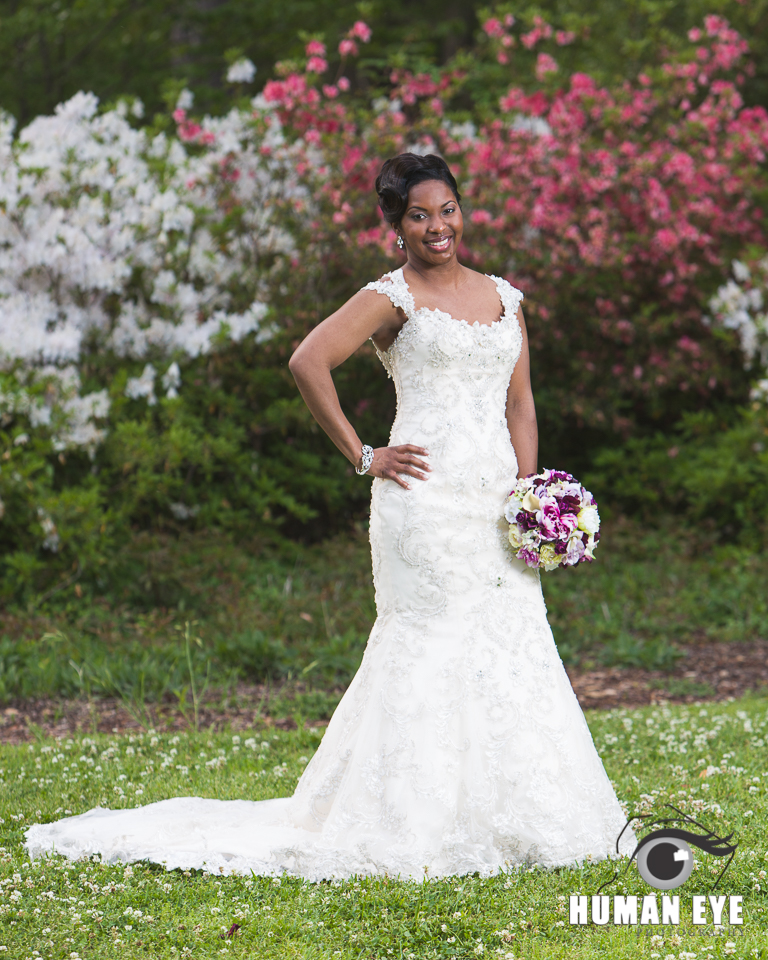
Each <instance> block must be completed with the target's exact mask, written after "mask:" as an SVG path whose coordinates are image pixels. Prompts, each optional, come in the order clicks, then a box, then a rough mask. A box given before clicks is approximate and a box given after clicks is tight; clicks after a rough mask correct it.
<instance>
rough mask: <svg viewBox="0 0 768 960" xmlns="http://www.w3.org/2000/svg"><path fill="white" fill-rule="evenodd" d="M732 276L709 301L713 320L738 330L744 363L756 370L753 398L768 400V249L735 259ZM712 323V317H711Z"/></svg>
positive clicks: (725, 327) (727, 327) (761, 402)
mask: <svg viewBox="0 0 768 960" xmlns="http://www.w3.org/2000/svg"><path fill="white" fill-rule="evenodd" d="M731 269H732V271H733V276H732V277H730V278H729V279H728V280H727V281H726V282H725V283H724V284H723V285H722V286H721V287H720V288H719V289H718V291H717V293H716V294H715V295H714V297H712V299H711V300H710V304H709V305H710V309H711V310H712V313H713V320H714V322H715V323H716V324H717V325H719V326H720V327H722V328H724V329H726V330H735V331H736V333H737V334H738V337H739V341H740V343H741V348H742V350H743V352H744V364H745V367H746V368H747V369H748V370H749V369H754V371H755V372H756V382H755V385H754V386H753V388H752V392H751V398H752V400H753V401H755V402H757V403H759V404H765V403H767V402H768V252H764V251H757V252H756V253H755V255H754V256H753V257H752V258H751V260H750V261H749V262H748V263H744V262H742V261H741V260H734V261H733V264H732V267H731ZM710 322H712V320H710Z"/></svg>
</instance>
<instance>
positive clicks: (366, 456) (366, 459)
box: [355, 443, 373, 477]
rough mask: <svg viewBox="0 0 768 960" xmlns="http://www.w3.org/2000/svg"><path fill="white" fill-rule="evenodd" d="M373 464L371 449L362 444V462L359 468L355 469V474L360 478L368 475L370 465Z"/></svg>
mask: <svg viewBox="0 0 768 960" xmlns="http://www.w3.org/2000/svg"><path fill="white" fill-rule="evenodd" d="M372 463H373V447H369V446H368V444H367V443H364V444H363V462H362V464H361V466H359V467H355V473H357V474H359V475H360V476H361V477H362V475H363V474H364V473H368V471H369V470H370V469H371V464H372Z"/></svg>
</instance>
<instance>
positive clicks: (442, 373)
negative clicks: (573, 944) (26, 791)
mask: <svg viewBox="0 0 768 960" xmlns="http://www.w3.org/2000/svg"><path fill="white" fill-rule="evenodd" d="M377 191H378V194H379V203H380V206H381V208H382V210H383V212H384V215H385V217H386V219H387V220H388V221H389V222H390V223H391V224H392V225H393V227H394V229H395V231H396V232H397V235H398V245H401V246H402V247H403V248H404V249H405V252H406V254H407V258H408V260H407V263H406V265H405V266H404V267H402V268H400V269H397V270H394V271H392V272H391V273H389V274H386V275H385V276H384V277H382V279H381V280H378V281H375V282H374V283H369V284H368V285H367V286H366V287H365V288H364V289H363V290H361V291H359V292H358V293H356V294H355V295H354V296H353V297H352V298H351V299H350V300H349V301H348V302H347V303H346V304H344V306H342V307H341V308H340V309H339V310H338V311H337V312H336V313H335V314H333V315H332V316H330V317H329V318H328V319H327V320H325V321H324V322H323V323H321V324H320V325H319V326H318V327H317V328H315V330H313V331H312V333H311V334H310V335H309V336H308V337H307V338H306V340H305V341H304V342H303V343H302V344H301V345H300V346H299V348H298V349H297V351H296V352H295V354H294V356H293V357H292V359H291V365H290V366H291V370H292V372H293V374H294V377H295V378H296V381H297V383H298V385H299V388H300V390H301V392H302V395H303V396H304V398H305V400H306V402H307V404H308V406H309V408H310V410H311V412H312V413H313V415H314V416H315V418H316V419H317V420H318V422H319V423H320V425H321V426H322V427H323V428H324V429H325V431H326V432H327V433H328V435H329V436H330V438H331V439H332V440H333V442H334V443H335V444H336V446H337V447H338V448H339V449H340V450H341V452H342V453H343V454H345V456H346V457H347V458H348V459H349V460H350V461H351V462H352V463H353V464H354V465H355V467H356V468H357V469H358V472H361V473H362V472H367V473H368V474H370V475H372V476H373V477H374V478H375V479H374V480H373V491H372V499H371V522H370V539H371V552H372V557H373V574H374V584H375V589H376V609H377V614H378V615H377V619H376V622H375V624H374V626H373V630H372V631H371V635H370V638H369V640H368V644H367V646H366V649H365V654H364V656H363V661H362V664H361V666H360V669H359V671H358V672H357V674H356V676H355V678H354V679H353V681H352V683H351V684H350V686H349V689H348V690H347V692H346V693H345V694H344V697H343V698H342V700H341V702H340V704H339V706H338V708H337V709H336V712H335V713H334V715H333V717H332V719H331V721H330V724H329V725H328V729H327V731H326V733H325V736H324V737H323V740H322V743H321V744H320V747H319V748H318V750H317V752H316V754H315V755H314V757H313V758H312V759H311V761H310V763H309V764H308V766H307V768H306V770H305V771H304V774H303V776H302V777H301V779H300V780H299V783H298V785H297V787H296V791H295V793H294V794H293V796H292V797H285V798H280V799H274V800H262V801H247V800H236V801H221V800H207V799H201V798H193V797H178V798H174V799H169V800H164V801H161V802H158V803H153V804H149V805H147V806H144V807H138V808H136V809H131V810H116V811H111V810H105V809H101V808H96V809H95V810H91V811H89V812H88V813H85V814H82V815H80V816H75V817H69V818H66V819H63V820H59V821H57V822H55V823H50V824H45V825H41V824H36V825H34V826H32V827H31V828H30V829H29V831H28V833H27V841H26V843H27V849H28V850H29V853H30V855H31V856H33V857H37V856H40V855H43V854H46V853H49V852H53V851H55V852H57V853H60V854H64V855H65V856H68V857H72V858H75V857H79V856H83V855H88V854H94V853H98V854H101V855H102V856H103V857H104V858H105V859H107V860H123V861H129V860H142V859H147V860H151V861H154V862H158V863H165V864H166V866H167V867H168V868H173V867H181V868H185V869H189V868H203V869H206V870H210V871H215V872H217V873H218V872H224V873H230V872H244V873H250V872H251V871H253V872H254V873H256V874H282V873H286V874H291V875H295V876H300V877H304V878H307V879H309V880H320V879H324V878H330V877H350V876H353V875H355V874H361V875H365V874H368V875H370V874H384V873H386V874H389V875H391V876H397V875H400V876H401V877H410V878H417V879H423V878H424V877H425V876H426V877H443V876H450V875H460V874H466V873H474V872H478V873H480V874H481V875H483V876H489V875H492V874H496V873H498V872H499V871H505V870H510V869H512V868H514V867H516V866H518V865H521V864H526V865H533V864H539V865H541V866H544V867H554V866H569V865H575V864H578V863H581V862H583V861H584V860H585V859H592V860H601V859H604V858H607V857H612V856H615V855H616V838H617V836H618V835H619V833H620V831H621V829H622V827H623V826H624V825H625V822H626V818H625V816H624V814H623V813H622V810H621V807H620V805H619V802H618V800H617V797H616V794H615V793H614V790H613V787H612V785H611V783H610V781H609V779H608V777H607V775H606V772H605V769H604V767H603V764H602V762H601V760H600V758H599V756H598V754H597V751H596V750H595V746H594V743H593V741H592V736H591V734H590V732H589V728H588V727H587V724H586V721H585V719H584V715H583V713H582V711H581V708H580V706H579V703H578V701H577V699H576V697H575V695H574V693H573V690H572V688H571V684H570V682H569V680H568V676H567V674H566V672H565V669H564V667H563V664H562V661H561V660H560V657H559V655H558V653H557V648H556V647H555V643H554V639H553V637H552V632H551V630H550V628H549V625H548V623H547V617H546V608H545V606H544V599H543V596H542V592H541V585H540V581H539V574H538V572H537V571H534V570H531V569H529V568H527V567H526V566H525V565H524V564H523V562H522V561H519V560H516V559H514V557H513V555H512V552H511V550H510V548H509V546H508V544H507V542H506V539H505V522H504V519H503V504H504V500H505V497H506V496H507V494H508V492H509V490H510V489H511V487H512V485H513V482H514V479H515V477H517V476H518V474H520V475H525V474H528V473H532V472H534V471H535V470H536V467H537V463H536V458H537V433H536V415H535V410H534V405H533V399H532V396H531V388H530V380H529V370H528V349H527V341H526V334H525V324H524V321H523V315H522V311H521V310H520V307H519V305H520V301H521V300H522V299H523V294H522V293H521V292H520V291H519V290H516V289H515V288H514V287H512V286H511V285H510V284H509V283H508V282H507V281H506V280H503V279H500V278H497V277H488V276H483V275H482V274H479V273H476V272H475V271H473V270H469V269H468V268H466V267H464V266H462V265H461V264H460V263H459V262H458V260H457V257H456V252H457V249H458V246H459V242H460V240H461V235H462V228H463V221H462V214H461V207H460V205H459V200H460V196H459V193H458V190H457V188H456V182H455V180H454V179H453V176H452V175H451V173H450V171H449V169H448V167H447V166H446V164H445V163H444V161H442V160H441V159H440V158H438V157H435V156H428V157H418V156H415V155H413V154H404V155H402V156H400V157H396V158H395V159H394V160H390V161H387V163H386V164H385V165H384V168H383V169H382V173H381V175H380V177H379V179H378V180H377ZM369 338H370V339H371V340H372V341H373V343H374V346H375V348H376V351H377V353H378V355H379V357H380V358H381V360H382V363H383V364H384V366H385V367H386V369H387V371H388V373H389V374H390V376H391V377H392V378H393V379H394V382H395V386H396V389H397V416H396V418H395V422H394V425H393V427H392V434H391V437H390V446H388V447H382V448H379V449H377V450H375V451H372V450H371V449H370V448H369V447H366V446H363V444H362V443H361V442H360V439H359V438H358V437H357V434H356V432H355V430H354V428H353V427H352V425H351V424H350V422H349V421H348V420H347V419H346V417H345V416H344V414H343V412H342V410H341V407H340V405H339V402H338V398H337V395H336V391H335V389H334V386H333V381H332V379H331V370H332V369H333V368H334V367H335V366H337V365H338V364H340V363H342V362H343V361H344V360H345V359H347V357H349V356H350V355H351V354H352V353H353V352H354V351H355V350H357V349H358V348H359V347H360V346H361V345H362V344H364V343H365V341H366V340H368V339H369ZM366 468H367V470H366ZM361 482H364V481H361ZM635 843H636V841H635V837H634V835H633V833H632V832H631V830H629V829H628V830H626V831H625V833H624V836H623V837H622V844H621V848H620V849H621V852H622V853H631V852H632V850H633V849H634V847H635Z"/></svg>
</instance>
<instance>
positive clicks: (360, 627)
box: [0, 518, 768, 716]
mask: <svg viewBox="0 0 768 960" xmlns="http://www.w3.org/2000/svg"><path fill="white" fill-rule="evenodd" d="M666 522H667V528H666V529H657V528H654V527H653V526H651V525H644V524H641V523H638V522H628V521H624V520H614V521H607V522H606V523H605V524H604V535H603V538H602V541H601V544H600V547H599V549H598V552H597V560H596V561H595V562H594V563H593V564H583V565H581V566H580V567H579V568H578V569H575V570H565V571H559V572H558V573H556V574H552V575H545V576H543V577H542V581H543V586H544V591H545V595H546V599H547V605H548V612H549V619H550V623H551V624H552V628H553V631H554V634H555V640H556V643H557V645H558V651H559V653H560V656H561V657H562V659H563V660H564V662H565V663H566V664H569V665H571V664H573V665H579V666H582V667H589V666H590V665H592V666H594V665H595V664H598V663H601V664H616V665H627V666H640V667H645V668H650V669H661V670H668V671H673V670H674V668H675V665H676V664H677V662H678V660H679V657H680V652H679V647H680V646H681V645H682V644H685V643H690V642H696V641H700V640H702V639H705V640H723V641H749V640H753V639H757V638H759V637H764V636H765V635H766V634H767V633H768V599H766V595H765V589H764V585H765V581H766V578H767V577H768V555H766V553H765V552H762V553H753V552H750V551H749V550H748V549H746V548H743V547H742V548H739V547H736V546H733V545H728V544H726V545H724V546H720V545H718V544H717V540H716V538H715V537H714V536H713V537H710V538H708V537H706V536H694V535H692V534H691V533H690V532H687V531H686V530H685V528H683V527H681V526H679V525H673V526H669V520H668V518H667V520H666ZM81 584H82V586H83V589H82V590H80V594H81V595H80V596H78V593H77V591H78V589H80V587H81ZM99 594H104V596H102V597H100V596H99ZM374 616H375V608H374V599H373V585H372V583H371V572H370V552H369V546H368V542H367V538H366V537H365V536H364V534H363V533H362V532H361V533H359V534H358V535H357V536H356V537H355V538H352V539H350V538H348V537H346V536H345V537H336V538H334V539H332V540H328V541H325V542H324V543H322V544H317V545H315V546H314V547H304V548H299V547H297V546H296V545H295V544H291V543H290V542H288V541H283V542H274V543H269V542H266V541H259V542H257V543H255V544H240V545H238V543H237V542H236V540H235V539H234V535H233V534H227V535H225V534H218V535H211V534H208V533H205V532H199V533H186V534H181V535H171V534H166V535H164V536H162V537H161V536H157V535H156V536H154V537H151V538H150V537H148V536H146V535H143V534H142V535H138V536H137V537H136V538H135V540H134V541H133V542H132V543H128V544H127V545H125V546H124V548H123V549H122V551H121V552H120V566H119V567H116V568H115V574H114V579H113V580H111V581H110V582H109V583H108V584H107V585H106V586H105V587H104V588H99V587H98V586H97V585H89V584H87V583H86V582H84V581H78V582H76V583H73V582H70V583H68V584H66V585H65V586H63V587H62V588H61V589H60V590H59V591H58V592H56V593H54V594H52V595H51V596H50V597H49V598H48V599H47V600H43V601H42V603H41V604H40V605H39V606H38V607H37V609H34V608H33V609H26V610H25V609H23V608H16V609H15V611H14V610H13V609H12V610H10V611H9V612H8V613H7V614H5V615H4V616H3V617H2V619H0V702H8V701H9V700H14V699H16V698H27V697H32V696H50V697H57V696H65V697H74V696H113V697H119V698H120V699H122V700H123V702H124V703H126V704H127V705H128V706H130V707H131V709H133V710H134V711H138V712H141V711H142V710H143V708H144V704H145V703H148V702H153V703H157V702H161V701H162V700H163V699H166V700H168V701H170V702H178V701H183V702H185V703H190V702H191V700H192V693H193V689H195V688H196V689H197V690H198V691H199V690H201V689H202V688H203V687H204V686H205V685H206V684H207V685H208V687H209V688H210V689H216V690H224V689H226V688H228V687H231V686H232V684H234V683H236V682H237V681H239V680H242V681H247V682H250V683H254V682H255V683H259V682H273V681H274V682H277V683H278V685H279V684H283V683H286V682H289V686H290V685H291V684H293V683H299V684H300V685H301V690H300V693H301V696H300V697H299V703H298V705H297V704H296V703H294V707H293V708H292V709H300V710H303V711H304V712H305V715H315V711H317V710H320V715H321V716H322V715H328V714H329V713H330V711H331V710H332V705H331V704H332V702H333V696H334V694H333V693H332V692H333V691H334V690H336V689H338V688H340V687H344V686H345V685H346V684H348V683H349V681H350V680H351V678H352V677H353V675H354V674H355V672H356V670H357V668H358V666H359V664H360V660H361V658H362V655H363V650H364V648H365V643H366V641H367V637H368V634H369V632H370V629H371V626H372V623H373V619H374ZM190 618H192V619H194V621H195V622H196V625H195V626H194V630H193V636H194V637H197V636H199V637H201V643H200V644H199V645H198V644H197V643H192V644H190V645H189V648H188V645H187V644H186V642H185V623H186V622H187V621H188V620H190ZM188 657H191V662H190V661H189V659H188ZM297 689H298V688H297ZM329 697H330V698H331V699H330V700H329V699H328V698H329ZM315 701H317V702H315ZM285 702H286V704H287V703H288V700H287V699H286V701H285ZM286 709H287V707H286ZM270 710H272V704H271V703H270Z"/></svg>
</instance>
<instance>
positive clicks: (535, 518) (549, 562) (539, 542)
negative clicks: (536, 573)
mask: <svg viewBox="0 0 768 960" xmlns="http://www.w3.org/2000/svg"><path fill="white" fill-rule="evenodd" d="M504 516H505V517H506V518H507V520H508V521H509V542H510V543H511V545H512V549H513V550H515V556H516V557H517V559H518V560H524V561H525V562H526V564H527V565H528V566H529V567H543V568H544V570H554V569H555V568H556V567H560V566H563V567H572V566H574V565H575V564H577V563H583V562H584V561H585V560H593V559H594V552H595V547H596V546H597V541H598V540H599V539H600V532H599V531H600V516H599V515H598V512H597V503H596V502H595V498H594V497H593V496H592V494H591V493H590V492H589V490H585V489H584V487H582V485H581V484H580V483H579V482H578V480H576V479H574V478H573V477H572V476H571V475H570V473H565V472H564V471H562V470H544V471H543V472H542V473H537V474H534V475H533V476H530V477H521V478H520V479H519V480H518V481H517V483H516V484H515V488H514V490H513V491H512V492H511V493H510V495H509V496H508V497H507V499H506V501H505V507H504Z"/></svg>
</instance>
